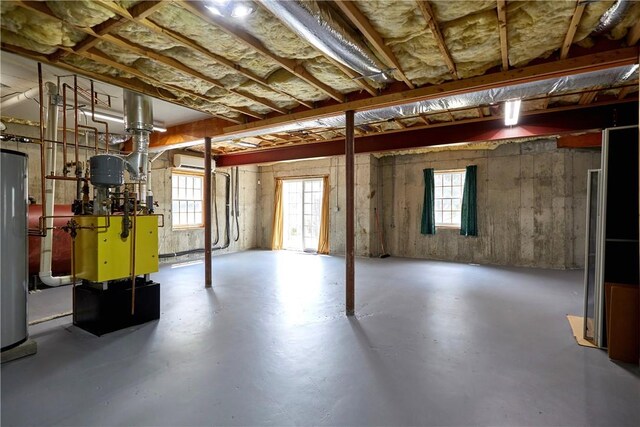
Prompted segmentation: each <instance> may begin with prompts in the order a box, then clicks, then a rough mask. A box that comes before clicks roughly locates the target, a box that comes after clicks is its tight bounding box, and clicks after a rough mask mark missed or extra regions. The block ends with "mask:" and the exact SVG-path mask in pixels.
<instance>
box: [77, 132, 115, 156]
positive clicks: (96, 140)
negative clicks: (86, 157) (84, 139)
mask: <svg viewBox="0 0 640 427" xmlns="http://www.w3.org/2000/svg"><path fill="white" fill-rule="evenodd" d="M78 127H79V128H82V129H90V130H92V131H93V135H94V139H95V147H94V149H95V154H96V155H97V154H98V150H99V149H100V147H99V146H98V128H97V127H93V126H86V125H78ZM106 143H107V145H108V144H109V141H107V142H106ZM82 147H87V146H86V145H83V146H82Z"/></svg>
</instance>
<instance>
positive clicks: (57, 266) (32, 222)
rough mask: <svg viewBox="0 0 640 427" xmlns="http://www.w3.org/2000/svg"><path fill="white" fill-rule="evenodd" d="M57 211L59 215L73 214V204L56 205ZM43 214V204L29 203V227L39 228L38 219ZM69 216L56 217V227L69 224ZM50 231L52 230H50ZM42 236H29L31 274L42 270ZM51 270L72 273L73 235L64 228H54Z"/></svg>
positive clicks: (55, 274) (58, 272)
mask: <svg viewBox="0 0 640 427" xmlns="http://www.w3.org/2000/svg"><path fill="white" fill-rule="evenodd" d="M55 213H56V214H58V215H67V216H68V215H72V212H71V205H56V206H55ZM40 216H42V205H29V228H34V229H35V228H37V227H38V220H39V218H40ZM68 220H69V218H55V219H54V220H53V225H54V227H61V226H64V225H66V224H67V221H68ZM48 232H49V233H51V232H52V231H51V230H49V231H48ZM41 243H42V238H41V237H38V236H29V275H30V276H32V275H37V274H38V273H39V272H40V245H41ZM51 271H52V274H53V275H54V276H66V275H68V274H71V236H69V234H68V233H65V232H64V231H62V230H53V259H52V261H51Z"/></svg>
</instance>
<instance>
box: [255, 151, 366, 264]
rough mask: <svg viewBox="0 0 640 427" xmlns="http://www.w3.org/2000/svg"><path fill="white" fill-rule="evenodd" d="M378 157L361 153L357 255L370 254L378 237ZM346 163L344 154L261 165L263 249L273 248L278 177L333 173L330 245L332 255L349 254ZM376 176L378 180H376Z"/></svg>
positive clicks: (358, 158)
mask: <svg viewBox="0 0 640 427" xmlns="http://www.w3.org/2000/svg"><path fill="white" fill-rule="evenodd" d="M377 164H378V160H377V159H376V158H375V157H373V156H372V155H369V154H363V155H358V156H356V158H355V165H356V177H355V180H356V218H355V231H356V237H355V245H356V255H357V256H370V255H371V254H372V252H373V249H372V243H373V241H372V239H373V238H374V233H375V229H374V223H373V218H374V216H373V207H374V203H375V202H376V200H375V191H376V189H375V187H373V188H372V186H371V183H372V182H377V180H376V179H375V176H377V173H378V171H377ZM344 168H345V163H344V157H331V158H323V159H317V160H306V161H298V162H287V163H276V164H273V165H269V166H261V167H260V169H259V170H260V173H259V176H260V186H259V189H258V197H259V201H258V206H259V207H258V230H257V231H258V235H257V244H258V247H260V248H265V249H268V248H270V247H271V227H272V223H273V209H274V205H273V196H274V192H275V179H276V178H296V177H304V176H325V175H329V185H330V187H331V188H330V194H329V201H330V212H329V217H330V219H329V222H330V231H329V242H330V243H329V244H330V251H331V253H332V254H344V253H345V213H346V198H345V169H344ZM372 175H373V176H374V180H373V181H372Z"/></svg>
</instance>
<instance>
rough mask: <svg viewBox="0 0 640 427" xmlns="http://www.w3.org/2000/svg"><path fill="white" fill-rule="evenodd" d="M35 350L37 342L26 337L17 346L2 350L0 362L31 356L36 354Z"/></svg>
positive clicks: (36, 349)
mask: <svg viewBox="0 0 640 427" xmlns="http://www.w3.org/2000/svg"><path fill="white" fill-rule="evenodd" d="M37 351H38V344H37V343H36V342H35V341H34V340H32V339H27V340H26V341H25V342H23V343H22V344H20V345H19V346H16V347H13V348H12V349H9V350H5V351H3V352H2V356H1V362H0V363H6V362H10V361H12V360H16V359H20V358H22V357H26V356H31V355H32V354H36V352H37Z"/></svg>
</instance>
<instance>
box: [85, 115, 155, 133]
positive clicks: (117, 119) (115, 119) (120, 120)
mask: <svg viewBox="0 0 640 427" xmlns="http://www.w3.org/2000/svg"><path fill="white" fill-rule="evenodd" d="M80 111H82V112H83V113H84V114H85V115H86V116H87V117H91V112H90V111H84V110H80ZM93 117H94V118H96V119H100V120H109V121H111V122H116V123H124V118H122V117H120V116H115V115H113V114H107V113H99V112H97V111H96V112H94V113H93ZM153 130H155V131H156V132H166V131H167V128H165V127H164V126H159V125H156V124H154V125H153Z"/></svg>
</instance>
